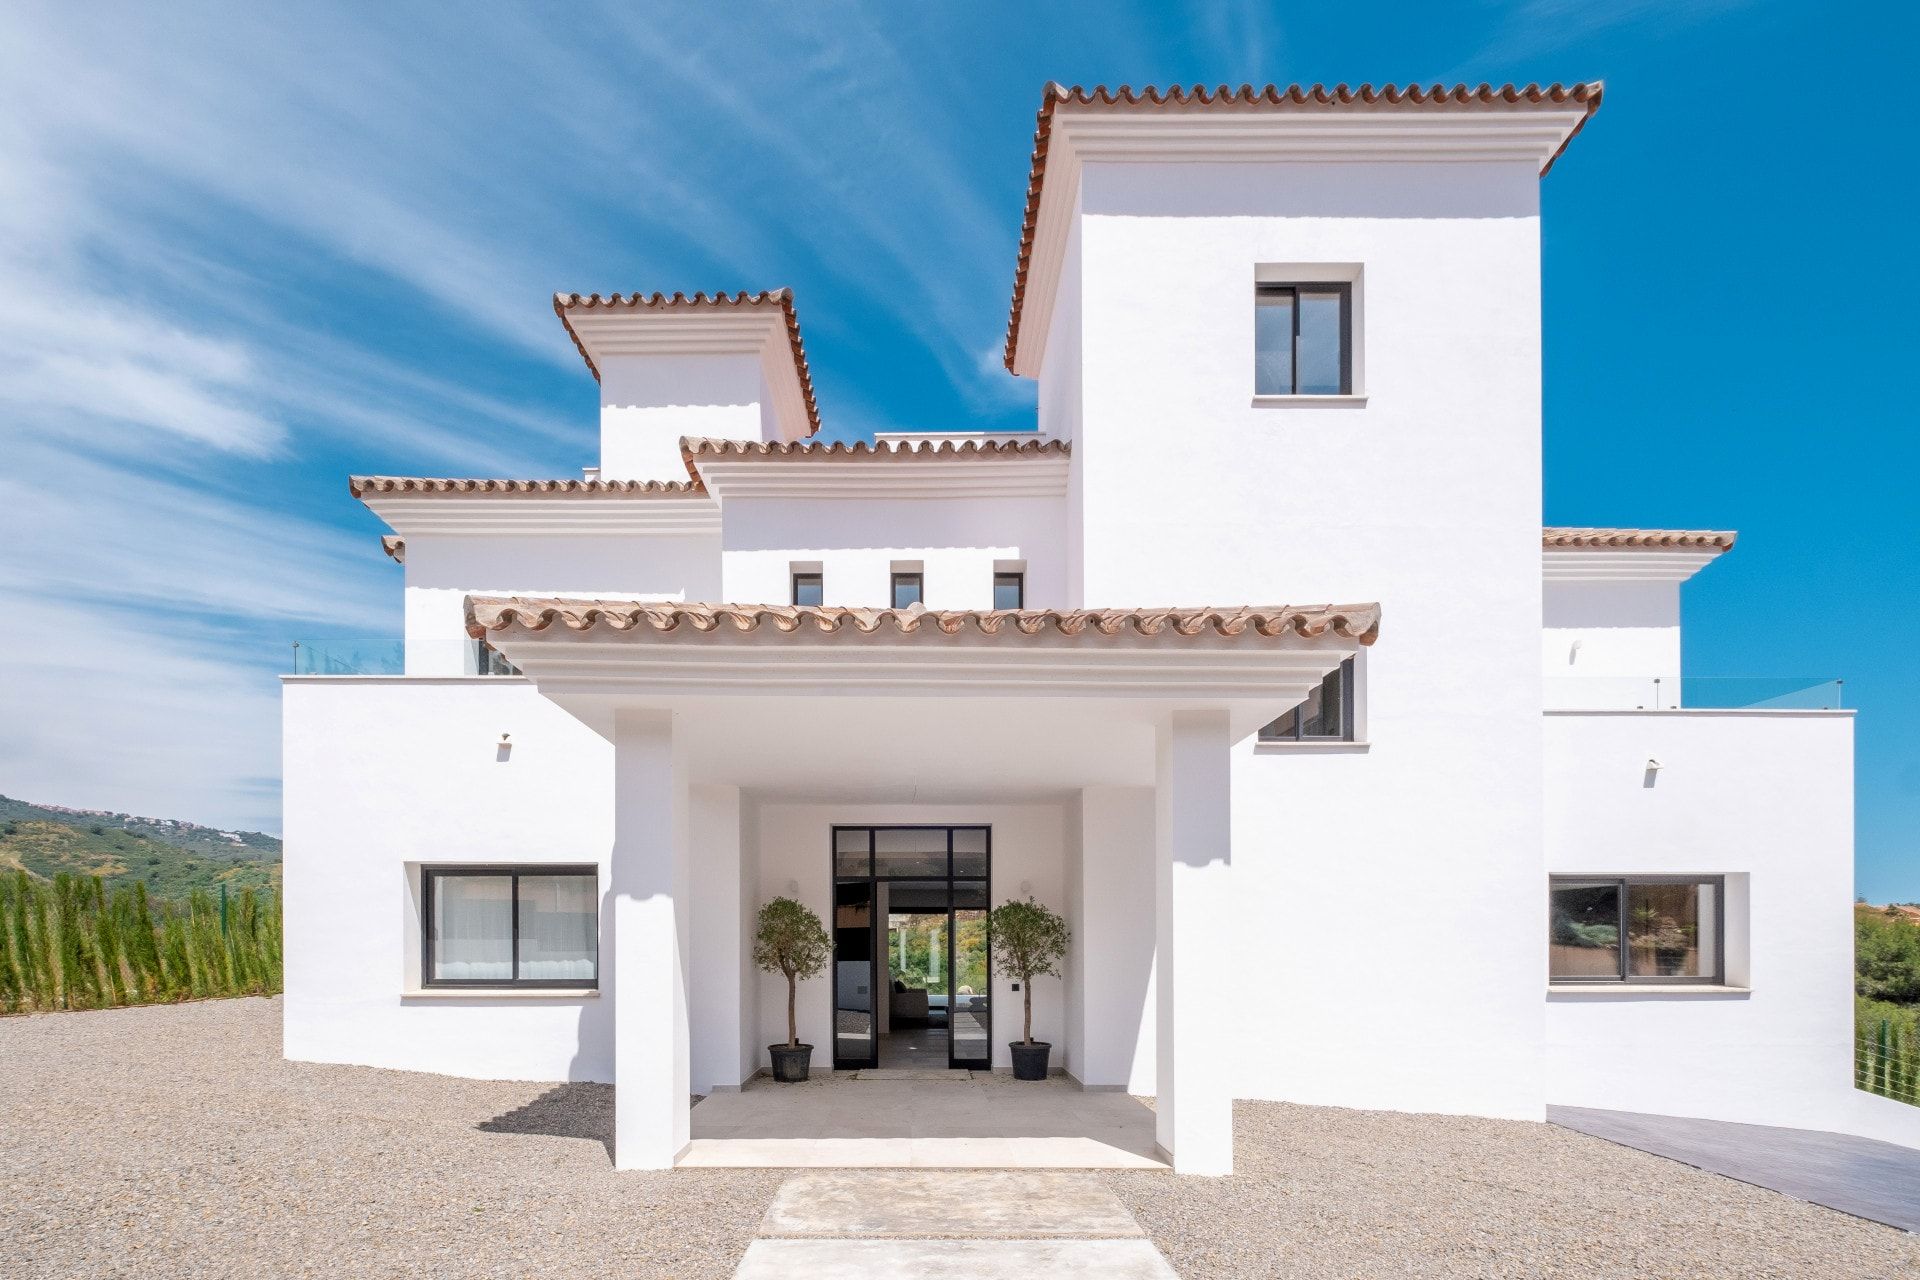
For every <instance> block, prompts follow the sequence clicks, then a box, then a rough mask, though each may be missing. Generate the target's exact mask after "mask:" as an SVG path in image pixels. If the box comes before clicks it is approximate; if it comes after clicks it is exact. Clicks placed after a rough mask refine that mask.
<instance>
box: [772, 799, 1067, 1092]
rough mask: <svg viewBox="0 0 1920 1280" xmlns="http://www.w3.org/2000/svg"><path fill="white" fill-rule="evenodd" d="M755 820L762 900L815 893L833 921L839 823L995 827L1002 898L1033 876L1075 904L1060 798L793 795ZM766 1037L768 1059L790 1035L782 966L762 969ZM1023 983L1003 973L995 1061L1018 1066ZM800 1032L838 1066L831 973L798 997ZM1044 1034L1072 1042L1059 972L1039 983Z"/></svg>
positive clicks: (1045, 895)
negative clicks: (907, 801) (973, 801)
mask: <svg viewBox="0 0 1920 1280" xmlns="http://www.w3.org/2000/svg"><path fill="white" fill-rule="evenodd" d="M754 809H755V813H754V817H753V820H752V822H751V823H750V824H749V825H750V829H751V830H752V831H753V833H754V834H755V835H756V837H757V839H758V842H759V843H758V848H757V850H756V852H755V857H756V860H757V863H758V867H757V871H758V876H759V881H758V889H757V892H756V894H755V896H754V901H753V907H754V909H755V910H758V909H759V907H760V905H761V904H762V903H765V902H767V901H769V900H770V899H773V898H777V897H783V896H784V897H792V898H797V899H798V900H799V901H801V902H803V903H805V904H806V905H807V906H808V907H810V908H812V909H813V911H814V912H815V913H816V914H818V915H819V917H820V919H821V920H822V921H824V922H827V923H828V925H829V928H830V927H831V922H832V920H833V876H832V861H831V856H830V854H831V850H832V847H833V845H832V830H833V828H834V826H835V825H856V826H858V825H874V826H885V825H888V824H909V825H915V824H917V825H927V824H932V825H945V824H953V825H963V824H979V823H984V824H986V825H988V826H990V827H992V828H993V861H992V866H991V867H990V872H991V879H990V881H989V884H988V891H989V895H990V900H991V901H992V903H993V904H994V905H995V906H998V905H999V904H1000V903H1002V902H1005V901H1006V900H1007V899H1009V898H1014V897H1020V896H1023V895H1022V891H1021V885H1022V884H1030V885H1031V886H1032V892H1033V896H1034V898H1035V899H1036V900H1038V901H1040V902H1044V903H1046V904H1047V905H1048V906H1050V907H1052V908H1053V909H1054V910H1055V911H1064V910H1065V908H1066V897H1067V890H1066V879H1065V868H1066V857H1065V843H1066V818H1065V813H1064V811H1063V806H1062V805H1060V804H1047V803H1040V804H981V805H871V804H790V803H782V802H778V801H767V802H764V803H760V804H757V805H755V806H754ZM758 993H759V1009H760V1017H759V1029H760V1030H759V1037H758V1041H757V1043H756V1045H755V1048H756V1050H757V1052H758V1054H759V1057H760V1059H761V1063H762V1065H765V1057H766V1048H765V1046H767V1045H769V1044H774V1043H780V1042H784V1041H785V1040H786V1038H787V987H786V980H785V979H784V978H782V977H781V976H780V975H779V974H760V975H759V978H758ZM1020 1001H1021V993H1019V992H1016V991H1014V990H1013V988H1012V983H1011V982H1010V981H1009V980H1008V979H1007V978H1006V977H1004V976H1003V975H1001V974H999V973H995V974H994V975H993V1065H994V1066H995V1067H1011V1065H1012V1061H1011V1058H1010V1057H1009V1055H1008V1053H1007V1042H1008V1041H1009V1040H1012V1039H1017V1038H1018V1037H1019V1034H1020V1018H1021V1004H1020ZM797 1012H798V1019H799V1029H800V1038H801V1039H802V1040H803V1041H806V1042H809V1043H811V1044H813V1045H814V1046H815V1048H814V1063H815V1066H816V1067H818V1068H821V1069H830V1067H831V1064H832V1054H833V1050H832V1045H833V1035H832V1027H833V984H832V981H831V979H830V977H829V976H827V975H822V976H821V977H819V978H816V979H814V980H812V981H810V982H805V983H802V984H801V986H800V991H799V999H798V1003H797ZM1033 1034H1034V1038H1035V1039H1039V1040H1048V1041H1051V1042H1052V1043H1054V1044H1056V1045H1062V1046H1064V1045H1065V1044H1066V1042H1067V1039H1066V996H1065V992H1064V990H1063V986H1062V983H1061V981H1060V980H1059V979H1056V978H1041V979H1039V980H1038V981H1037V982H1036V983H1035V985H1034V993H1033Z"/></svg>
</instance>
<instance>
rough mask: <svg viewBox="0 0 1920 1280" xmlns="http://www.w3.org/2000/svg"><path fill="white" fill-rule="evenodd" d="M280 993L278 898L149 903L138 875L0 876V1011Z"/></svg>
mask: <svg viewBox="0 0 1920 1280" xmlns="http://www.w3.org/2000/svg"><path fill="white" fill-rule="evenodd" d="M279 990H280V899H279V897H278V895H276V894H272V893H269V894H266V895H264V896H262V895H261V894H258V893H256V892H255V891H254V890H252V889H244V890H242V891H241V892H240V894H239V896H238V898H237V900H234V901H230V902H228V903H226V904H225V909H224V910H223V908H222V903H221V902H220V901H219V900H217V899H216V898H215V897H214V896H213V895H212V894H209V893H206V892H205V891H203V890H195V891H194V893H193V894H192V895H191V896H190V897H189V898H188V899H187V900H186V901H185V902H160V903H155V902H152V901H150V900H149V899H148V897H147V887H146V885H144V884H141V883H140V882H138V881H135V882H134V883H133V884H131V885H121V886H120V887H119V888H117V889H114V890H112V891H111V892H109V890H108V888H107V883H106V881H105V879H103V878H102V877H99V876H76V875H72V874H69V873H66V872H62V873H60V874H59V875H56V876H55V877H54V878H53V879H52V880H51V881H47V880H41V879H37V878H35V877H33V876H30V875H28V874H27V873H26V872H25V871H19V872H16V873H15V874H14V875H13V876H12V877H11V878H8V877H5V876H0V1013H29V1012H34V1011H38V1010H47V1009H105V1008H112V1007H114V1006H117V1005H129V1004H155V1003H166V1002H171V1001H176V1000H190V999H197V998H202V997H206V996H243V995H272V994H274V993H277V992H278V991H279Z"/></svg>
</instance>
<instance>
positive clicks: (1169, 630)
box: [466, 596, 1380, 644]
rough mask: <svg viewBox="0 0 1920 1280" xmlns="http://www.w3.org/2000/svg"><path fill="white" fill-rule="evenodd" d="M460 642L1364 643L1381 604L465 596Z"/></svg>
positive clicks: (1376, 626) (1373, 631)
mask: <svg viewBox="0 0 1920 1280" xmlns="http://www.w3.org/2000/svg"><path fill="white" fill-rule="evenodd" d="M466 610H467V634H468V635H471V636H474V637H484V636H486V635H487V634H489V633H491V632H498V631H505V630H507V629H508V628H510V627H519V628H520V629H522V630H524V631H532V632H539V631H545V630H547V629H548V628H550V627H554V626H561V627H565V628H566V629H567V630H569V631H591V630H593V629H595V628H596V627H605V628H606V629H607V630H610V631H622V632H624V631H640V632H642V633H643V634H644V633H655V634H667V633H671V632H674V631H679V630H682V629H685V630H688V631H696V632H713V631H722V630H724V631H727V632H731V633H739V634H744V633H749V632H754V631H758V630H759V629H760V628H761V627H762V626H765V627H767V628H769V629H770V630H772V631H774V632H777V633H780V634H783V635H792V634H795V633H798V632H802V631H805V632H807V633H809V634H823V633H824V634H834V633H837V632H856V633H859V634H862V635H873V634H874V633H876V632H882V631H884V632H889V633H891V634H895V635H913V634H915V633H916V632H920V631H926V632H929V633H933V632H938V633H941V634H945V635H958V634H961V633H963V632H977V633H979V634H981V635H988V636H997V635H1027V636H1032V635H1042V634H1057V635H1063V636H1079V635H1086V634H1092V635H1103V636H1115V635H1140V636H1158V635H1163V634H1171V635H1178V636H1200V635H1207V634H1211V635H1216V636H1221V637H1225V638H1229V639H1232V638H1237V637H1242V636H1245V637H1248V638H1253V637H1260V638H1265V639H1276V638H1279V637H1282V636H1288V635H1295V636H1304V637H1308V638H1313V637H1317V636H1324V635H1335V636H1340V637H1343V638H1345V639H1348V640H1353V641H1355V642H1357V643H1359V644H1372V643H1373V642H1374V640H1375V639H1376V638H1378V636H1379V634H1380V606H1379V605H1377V604H1345V605H1333V604H1327V605H1306V606H1295V605H1270V606H1246V607H1242V608H1234V609H1075V610H1071V611H1068V612H1059V611H1055V610H1052V609H1006V610H973V609H969V610H949V611H938V610H932V609H922V608H918V607H916V608H911V609H847V608H813V607H810V606H802V605H759V604H651V603H636V602H633V601H630V600H575V599H565V598H559V597H522V596H468V597H467V604H466Z"/></svg>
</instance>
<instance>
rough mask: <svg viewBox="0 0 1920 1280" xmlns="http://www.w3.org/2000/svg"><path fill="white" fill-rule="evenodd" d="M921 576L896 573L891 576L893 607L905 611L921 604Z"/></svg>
mask: <svg viewBox="0 0 1920 1280" xmlns="http://www.w3.org/2000/svg"><path fill="white" fill-rule="evenodd" d="M920 596H921V576H920V575H919V574H917V573H896V574H894V575H893V607H894V608H896V609H905V608H908V607H909V606H911V605H916V604H921V603H923V601H922V600H921V598H920Z"/></svg>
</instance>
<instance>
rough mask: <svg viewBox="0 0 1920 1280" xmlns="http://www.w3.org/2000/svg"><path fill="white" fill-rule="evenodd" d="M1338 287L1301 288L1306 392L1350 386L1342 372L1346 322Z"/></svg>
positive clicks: (1336, 392) (1327, 392)
mask: <svg viewBox="0 0 1920 1280" xmlns="http://www.w3.org/2000/svg"><path fill="white" fill-rule="evenodd" d="M1341 310H1342V308H1341V305H1340V293H1339V291H1338V290H1331V289H1330V290H1320V291H1311V290H1307V289H1302V290H1301V291H1300V372H1299V387H1300V394H1301V395H1303V396H1337V395H1339V394H1340V393H1341V392H1343V391H1345V390H1346V388H1345V387H1344V386H1342V385H1341V384H1342V381H1343V379H1342V378H1341V376H1340V365H1341V358H1340V357H1341V348H1342V347H1343V346H1344V345H1345V342H1346V332H1345V330H1346V326H1345V325H1344V324H1342V323H1341V315H1340V313H1341Z"/></svg>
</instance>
